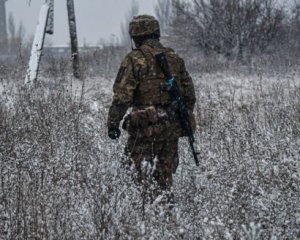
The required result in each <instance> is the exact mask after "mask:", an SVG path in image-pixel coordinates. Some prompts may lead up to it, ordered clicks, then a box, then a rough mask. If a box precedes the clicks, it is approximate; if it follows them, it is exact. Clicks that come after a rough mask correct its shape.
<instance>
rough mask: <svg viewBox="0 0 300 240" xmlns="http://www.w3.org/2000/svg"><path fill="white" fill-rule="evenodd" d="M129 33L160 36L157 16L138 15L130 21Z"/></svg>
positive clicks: (131, 34) (136, 35) (137, 35)
mask: <svg viewBox="0 0 300 240" xmlns="http://www.w3.org/2000/svg"><path fill="white" fill-rule="evenodd" d="M129 35H130V36H131V37H142V36H148V35H156V36H158V37H160V29H159V22H158V21H157V20H156V19H155V17H152V16H149V15H140V16H136V17H134V18H133V19H132V21H131V22H130V23H129Z"/></svg>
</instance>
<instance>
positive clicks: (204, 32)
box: [155, 0, 300, 59]
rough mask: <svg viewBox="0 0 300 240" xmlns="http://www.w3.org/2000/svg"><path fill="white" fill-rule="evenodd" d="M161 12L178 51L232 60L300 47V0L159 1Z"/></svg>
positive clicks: (169, 39)
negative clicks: (194, 51)
mask: <svg viewBox="0 0 300 240" xmlns="http://www.w3.org/2000/svg"><path fill="white" fill-rule="evenodd" d="M155 10H156V16H157V17H158V19H159V20H160V22H161V23H162V26H163V28H162V29H163V31H164V34H165V35H167V36H168V37H167V40H168V41H170V42H172V43H174V44H175V45H176V47H178V48H185V49H186V48H189V47H192V48H197V49H200V50H201V51H202V52H203V53H204V54H206V55H209V54H221V55H222V56H225V57H226V58H231V59H245V58H248V57H249V56H253V55H260V54H265V53H267V54H270V53H272V54H274V53H280V52H281V51H282V50H283V49H284V51H283V52H284V53H283V54H287V53H288V52H291V53H295V52H298V51H299V49H300V48H299V40H298V39H299V37H300V1H299V0H296V1H291V2H290V3H289V2H288V1H280V0H278V1H276V0H222V1H220V0H190V1H186V0H159V1H158V4H157V6H156V9H155ZM287 51H288V52H287Z"/></svg>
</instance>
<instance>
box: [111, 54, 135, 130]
mask: <svg viewBox="0 0 300 240" xmlns="http://www.w3.org/2000/svg"><path fill="white" fill-rule="evenodd" d="M133 71H134V70H133V63H132V59H131V57H130V56H129V55H128V56H126V57H125V59H124V60H123V62H122V64H121V66H120V69H119V72H118V75H117V77H116V79H115V82H114V85H113V92H114V96H113V101H112V105H111V107H110V109H109V113H108V119H107V126H108V128H119V125H120V122H121V120H122V119H123V117H124V115H125V114H126V112H127V109H128V108H129V107H130V106H131V105H132V102H133V96H134V91H135V89H136V87H137V81H136V78H135V77H134V72H133Z"/></svg>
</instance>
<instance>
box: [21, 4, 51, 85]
mask: <svg viewBox="0 0 300 240" xmlns="http://www.w3.org/2000/svg"><path fill="white" fill-rule="evenodd" d="M48 15H49V5H48V4H47V3H46V4H44V5H43V6H42V8H41V10H40V16H39V22H38V25H37V27H36V31H35V36H34V41H33V45H32V49H31V56H30V60H29V66H28V70H27V73H26V78H25V84H27V83H33V82H34V81H36V79H37V75H38V70H39V63H40V59H41V56H42V50H43V45H44V40H45V33H46V27H47V21H48Z"/></svg>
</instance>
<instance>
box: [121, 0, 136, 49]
mask: <svg viewBox="0 0 300 240" xmlns="http://www.w3.org/2000/svg"><path fill="white" fill-rule="evenodd" d="M139 8H140V7H139V4H138V2H137V1H136V0H132V2H131V8H130V9H129V11H128V12H127V13H126V15H125V20H124V22H122V23H121V44H122V45H123V46H130V45H131V39H130V36H129V34H128V30H129V29H128V24H129V22H130V21H131V19H132V18H133V17H134V16H136V15H137V14H138V13H139Z"/></svg>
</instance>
